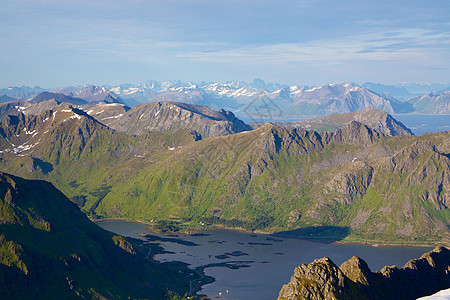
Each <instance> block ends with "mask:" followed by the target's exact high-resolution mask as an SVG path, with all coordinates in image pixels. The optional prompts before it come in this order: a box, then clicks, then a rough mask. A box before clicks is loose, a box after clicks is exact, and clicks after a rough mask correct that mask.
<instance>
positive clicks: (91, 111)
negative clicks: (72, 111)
mask: <svg viewBox="0 0 450 300" xmlns="http://www.w3.org/2000/svg"><path fill="white" fill-rule="evenodd" d="M93 112H94V110H93V109H90V110H88V111H87V112H86V113H87V114H88V115H90V114H92V113H93Z"/></svg>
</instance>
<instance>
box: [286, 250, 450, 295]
mask: <svg viewBox="0 0 450 300" xmlns="http://www.w3.org/2000/svg"><path fill="white" fill-rule="evenodd" d="M449 287H450V251H449V250H448V249H447V248H444V247H436V248H435V249H434V250H433V251H430V252H428V253H425V254H424V255H422V257H421V258H419V259H413V260H411V261H409V262H408V263H406V264H405V266H404V267H403V268H401V269H399V268H397V267H395V266H393V267H384V268H383V269H382V270H381V271H377V272H375V273H372V272H371V271H370V269H369V267H368V265H367V263H366V262H365V261H364V260H362V259H361V258H359V257H356V256H354V257H352V258H351V259H349V260H348V261H346V262H344V263H343V264H342V265H341V266H340V267H339V268H338V267H337V266H336V265H335V264H334V263H333V262H332V261H331V260H330V259H329V258H327V257H324V258H321V259H316V260H314V261H313V262H312V263H310V264H307V265H306V264H302V265H301V266H299V267H297V268H295V270H294V275H293V276H292V277H291V280H290V281H289V283H288V284H286V285H284V286H283V288H282V289H281V291H280V293H279V297H278V299H279V300H288V299H289V300H294V299H416V298H418V297H423V296H426V295H431V294H433V293H436V292H437V291H439V290H442V289H447V288H449Z"/></svg>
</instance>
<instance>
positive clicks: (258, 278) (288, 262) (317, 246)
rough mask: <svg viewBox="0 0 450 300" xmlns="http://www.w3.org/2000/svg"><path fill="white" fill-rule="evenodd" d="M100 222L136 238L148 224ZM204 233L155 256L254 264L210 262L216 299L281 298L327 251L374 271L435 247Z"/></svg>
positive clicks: (199, 262)
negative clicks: (302, 269) (305, 266)
mask: <svg viewBox="0 0 450 300" xmlns="http://www.w3.org/2000/svg"><path fill="white" fill-rule="evenodd" d="M97 224H98V225H99V226H101V227H102V228H104V229H106V230H109V231H112V232H114V233H117V234H120V235H124V236H130V237H134V238H141V237H140V236H138V234H139V233H142V232H145V229H144V227H145V226H144V225H142V224H139V223H133V222H124V221H116V220H114V221H100V222H97ZM204 233H205V235H202V236H185V235H180V236H178V238H180V239H182V240H186V241H191V242H194V243H196V244H198V246H186V245H180V244H178V243H173V242H161V244H162V245H163V247H164V248H165V249H166V250H167V251H170V252H173V254H159V255H156V256H155V259H156V260H158V261H161V262H164V261H174V260H178V261H183V262H186V263H189V264H190V265H191V266H192V267H198V266H202V265H207V264H211V263H224V262H239V263H240V264H245V265H248V266H249V267H244V268H239V269H229V268H225V267H212V268H207V269H206V270H205V273H206V274H207V275H210V276H212V277H214V278H215V279H216V281H215V282H214V283H212V284H209V285H206V286H203V289H202V291H201V293H202V294H206V295H208V296H209V297H211V298H212V299H215V298H216V297H222V298H221V299H233V300H240V299H242V300H243V299H261V300H265V299H276V298H277V296H278V292H279V291H280V289H281V287H282V285H283V284H285V283H287V282H288V281H289V279H290V277H291V275H292V274H293V271H294V268H295V267H296V266H298V265H300V264H302V263H310V262H311V261H313V260H314V259H316V258H321V257H323V256H328V257H330V258H331V259H332V260H333V261H334V262H335V263H336V264H337V265H340V264H341V263H342V262H344V261H346V260H348V259H349V258H351V257H352V256H354V255H357V256H360V257H362V258H363V259H364V260H365V261H366V262H367V263H368V265H369V267H370V268H371V270H372V271H376V270H379V269H381V268H382V267H384V266H385V265H396V266H399V267H401V266H403V265H404V264H405V263H406V262H407V261H408V260H410V259H413V258H418V257H420V256H421V255H422V254H423V253H424V252H427V251H430V250H431V248H427V247H371V246H364V245H337V244H322V243H314V242H310V241H305V240H299V239H292V238H279V237H273V236H269V235H259V234H249V233H242V232H236V231H229V230H206V231H204ZM233 251H241V252H243V253H245V254H247V255H240V256H230V255H228V256H229V257H228V258H223V257H220V255H223V254H225V253H231V252H233ZM216 256H219V257H216ZM221 258H222V259H221Z"/></svg>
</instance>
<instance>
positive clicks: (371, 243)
mask: <svg viewBox="0 0 450 300" xmlns="http://www.w3.org/2000/svg"><path fill="white" fill-rule="evenodd" d="M89 219H90V220H91V221H92V222H94V223H96V222H99V221H100V222H101V221H120V222H128V223H139V224H142V225H146V226H150V225H153V224H154V223H151V222H145V221H142V220H130V219H124V218H102V219H91V218H89ZM210 230H227V231H234V232H240V233H245V234H260V235H267V236H270V235H272V236H275V237H279V238H293V239H299V240H306V241H309V242H314V243H321V244H336V245H364V246H370V247H373V248H382V247H431V248H434V247H437V246H444V247H447V246H450V245H446V244H444V243H436V244H432V243H430V244H407V243H393V242H387V243H385V242H382V241H370V240H369V241H367V242H362V241H343V240H340V241H336V240H326V239H323V240H320V239H313V238H309V237H305V236H295V235H277V233H272V232H264V231H259V230H258V231H246V230H245V229H243V228H230V227H222V226H214V227H208V228H205V227H204V228H195V229H192V231H196V232H192V233H186V232H178V233H177V232H171V233H165V232H161V231H155V230H149V229H148V228H146V229H145V231H146V232H148V233H153V234H161V235H165V236H174V235H177V236H178V235H186V236H189V235H194V234H198V233H204V232H205V231H210Z"/></svg>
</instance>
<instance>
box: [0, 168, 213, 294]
mask: <svg viewBox="0 0 450 300" xmlns="http://www.w3.org/2000/svg"><path fill="white" fill-rule="evenodd" d="M0 203H1V205H0V208H1V211H2V212H3V214H2V216H1V217H0V231H1V232H2V234H1V235H0V298H1V299H19V298H23V299H30V298H32V299H55V298H64V299H72V298H80V297H81V298H95V299H103V298H116V299H119V298H127V299H129V298H132V299H142V298H150V299H166V297H167V293H168V291H172V292H171V294H172V295H176V294H180V295H184V294H185V293H186V292H189V288H190V282H191V281H192V280H193V279H198V280H197V281H196V282H195V284H194V286H193V288H194V289H198V287H199V284H201V283H202V281H204V280H208V278H205V279H202V278H203V277H201V275H199V274H197V273H195V272H193V271H192V270H190V269H188V268H187V266H186V265H184V264H182V263H165V264H160V263H156V262H154V261H151V260H149V259H148V258H147V257H148V253H152V254H156V253H158V252H159V251H161V249H159V248H158V246H157V245H154V244H147V243H146V244H144V243H143V242H141V241H138V240H128V239H125V238H124V237H121V236H117V235H113V234H112V233H109V232H107V231H104V230H102V229H101V228H100V227H98V226H97V225H95V224H93V223H92V222H91V221H89V220H88V219H87V217H86V216H85V215H84V214H83V213H82V212H80V210H79V209H78V208H77V207H76V206H75V205H74V204H73V203H71V202H70V201H69V199H67V198H66V197H65V196H64V195H63V194H62V193H61V192H59V191H58V190H57V189H55V188H54V187H53V186H52V185H51V184H50V183H48V182H44V181H30V180H24V179H21V178H19V177H15V176H12V175H7V174H4V173H1V174H0ZM6 212H9V214H7V213H6ZM42 224H45V226H44V225H42ZM149 251H151V252H149ZM190 274H194V275H190ZM197 275H198V276H197ZM192 276H194V277H192ZM197 277H198V278H197Z"/></svg>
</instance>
